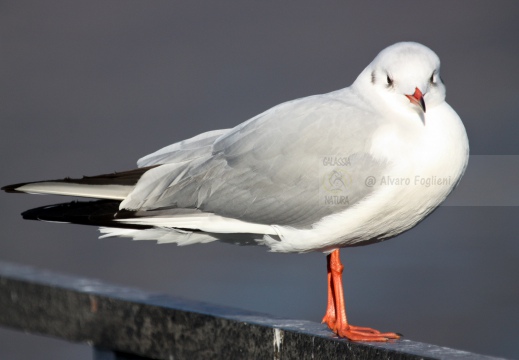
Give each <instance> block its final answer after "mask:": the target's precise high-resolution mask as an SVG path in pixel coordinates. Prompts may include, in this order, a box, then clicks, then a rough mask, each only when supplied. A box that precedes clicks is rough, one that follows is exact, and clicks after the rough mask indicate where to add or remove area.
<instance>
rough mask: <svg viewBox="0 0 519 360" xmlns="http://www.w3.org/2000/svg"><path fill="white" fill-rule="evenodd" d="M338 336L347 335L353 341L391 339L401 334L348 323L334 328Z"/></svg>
mask: <svg viewBox="0 0 519 360" xmlns="http://www.w3.org/2000/svg"><path fill="white" fill-rule="evenodd" d="M332 330H333V331H334V332H335V333H336V334H337V335H338V336H340V337H345V338H347V339H349V340H352V341H379V342H380V341H382V342H383V341H389V340H396V339H399V338H400V335H398V334H396V333H392V332H386V333H381V332H380V331H378V330H375V329H371V328H367V327H361V326H353V325H346V326H343V327H342V328H339V329H332Z"/></svg>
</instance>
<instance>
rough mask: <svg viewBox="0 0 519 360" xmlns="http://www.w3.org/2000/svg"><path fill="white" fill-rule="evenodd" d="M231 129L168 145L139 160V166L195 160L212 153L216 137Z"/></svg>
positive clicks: (203, 134)
mask: <svg viewBox="0 0 519 360" xmlns="http://www.w3.org/2000/svg"><path fill="white" fill-rule="evenodd" d="M230 130H231V129H221V130H213V131H208V132H205V133H202V134H199V135H197V136H194V137H192V138H190V139H186V140H183V141H180V142H178V143H175V144H173V145H169V146H166V147H164V148H162V149H160V150H158V151H156V152H154V153H152V154H149V155H146V156H144V157H143V158H141V159H139V161H137V165H138V166H139V167H146V166H152V165H162V164H168V163H178V162H184V161H189V160H194V159H196V158H199V157H201V156H204V155H210V154H211V152H212V147H213V144H214V142H215V141H216V139H218V138H219V137H220V136H222V135H223V134H225V133H227V132H229V131H230Z"/></svg>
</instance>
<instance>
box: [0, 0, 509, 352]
mask: <svg viewBox="0 0 519 360" xmlns="http://www.w3.org/2000/svg"><path fill="white" fill-rule="evenodd" d="M518 15H519V3H517V2H513V1H492V2H482V1H472V0H471V1H456V2H447V1H445V2H441V3H437V2H435V3H432V2H417V1H398V2H394V1H393V2H382V1H370V2H363V4H359V3H353V2H346V1H333V2H332V1H320V2H308V1H297V2H288V1H283V2H266V1H255V2H251V1H235V2H230V1H220V2H215V1H190V2H187V1H186V2H174V1H114V0H108V1H107V0H102V1H95V0H89V1H85V2H72V1H50V0H47V1H20V0H17V1H5V0H4V1H2V2H0V76H1V77H0V96H1V97H0V99H1V100H0V121H1V132H0V151H1V154H2V155H1V157H0V169H2V170H1V173H0V183H1V184H2V185H6V184H9V183H14V182H20V181H28V180H39V179H49V178H56V177H64V176H81V175H95V174H97V173H105V172H111V171H116V170H126V169H130V168H133V167H134V166H135V161H136V159H137V158H139V157H140V156H143V155H145V154H147V153H149V152H152V151H154V150H156V149H158V148H159V147H162V146H164V145H167V144H170V143H173V142H175V141H178V140H181V139H183V138H186V137H189V136H192V135H195V134H197V133H199V132H202V131H206V130H211V129H217V128H224V127H232V126H234V125H236V124H238V123H240V122H242V121H244V120H246V119H248V118H250V117H252V116H254V115H255V114H257V113H259V112H261V111H263V110H265V109H267V108H269V107H271V106H273V105H276V104H278V103H280V102H283V101H287V100H291V99H294V98H297V97H302V96H307V95H311V94H315V93H323V92H328V91H332V90H335V89H338V88H342V87H345V86H348V85H349V84H350V83H351V82H352V81H353V80H354V79H355V77H356V76H357V75H358V74H359V73H360V71H361V70H362V69H363V68H364V67H365V66H366V65H367V64H368V63H369V62H370V61H371V60H372V59H373V57H374V56H375V55H376V54H377V53H378V52H379V51H380V50H381V49H382V48H384V47H386V46H387V45H390V44H392V43H395V42H397V41H402V40H415V41H419V42H422V43H424V44H426V45H427V46H429V47H431V48H432V49H433V50H435V51H436V52H437V53H438V55H439V56H440V58H441V59H442V64H443V67H442V77H443V79H444V80H445V82H446V84H447V90H448V91H447V99H448V102H449V103H450V104H451V105H452V106H453V107H454V108H455V109H456V111H457V112H458V113H459V114H460V116H461V118H462V119H463V120H464V123H465V126H466V128H467V132H468V134H469V138H470V144H471V153H472V154H475V155H505V154H508V155H516V154H519V144H518V142H517V134H518V130H519V125H518V124H519V122H518V121H517V120H518V119H517V113H519V90H518V83H519V72H518V65H519V40H518V38H519V22H518V21H517V17H518ZM517 171H518V170H517V167H510V166H506V164H505V166H503V167H501V168H500V170H499V171H490V172H489V171H486V170H484V169H483V170H482V169H481V168H478V167H477V166H475V167H474V166H472V167H471V166H469V170H468V172H467V174H466V176H465V179H464V180H463V181H462V182H461V185H460V188H459V189H460V191H465V192H467V191H468V190H467V189H469V190H470V191H468V193H467V196H468V197H469V198H478V197H479V196H481V195H484V194H488V193H494V192H501V193H503V194H505V197H506V196H510V197H512V196H514V197H517V189H516V188H515V184H516V183H514V182H512V185H510V186H509V187H508V188H503V186H491V185H488V186H487V185H484V186H483V185H481V186H480V187H479V188H478V186H477V184H480V182H478V181H479V180H480V178H483V177H484V178H486V179H490V180H492V179H503V178H509V177H510V176H513V175H514V174H515V175H516V174H517ZM481 174H483V175H485V176H481ZM491 183H492V181H490V184H491ZM464 184H465V185H467V184H473V185H472V186H468V185H467V186H466V188H465V190H463V189H464ZM474 184H475V185H474ZM485 184H486V183H485ZM455 196H456V194H455ZM65 200H66V199H64V198H59V197H50V196H47V197H35V196H22V195H20V196H14V195H10V194H3V193H2V194H0V209H1V215H2V216H1V217H0V221H1V225H2V228H3V236H2V239H1V241H0V260H2V261H12V262H19V263H24V264H30V265H34V266H38V267H42V268H46V269H51V270H56V271H61V272H65V273H69V274H76V275H80V276H86V277H94V278H100V279H103V280H105V281H108V282H113V283H118V284H123V285H130V286H135V287H140V288H144V289H148V290H153V291H159V292H166V293H170V294H174V295H180V296H183V297H187V298H191V299H198V300H204V301H208V302H213V303H219V304H225V305H229V306H235V307H240V308H244V309H249V310H255V311H260V312H266V313H270V314H274V315H278V316H284V317H290V318H301V319H309V320H314V321H320V319H321V317H322V315H323V312H324V308H325V302H326V281H325V276H326V274H325V272H326V268H325V258H324V256H323V255H322V254H317V253H316V254H305V255H297V254H288V255H286V254H269V253H268V252H266V250H265V249H264V248H260V247H235V246H231V245H225V244H208V245H194V246H189V247H176V246H174V245H161V246H158V245H155V244H154V243H152V242H130V241H129V240H124V239H104V240H98V239H97V230H96V229H95V228H89V227H85V226H71V225H59V224H45V223H38V222H32V221H23V220H22V219H21V217H20V216H19V214H20V212H22V211H23V210H26V209H28V208H31V207H35V206H40V205H45V204H50V203H55V202H62V201H65ZM482 205H485V204H482ZM516 205H517V204H516ZM518 215H519V208H518V207H517V206H507V207H506V206H492V207H490V206H442V207H441V208H439V209H438V210H437V211H436V212H435V213H434V214H433V215H432V216H430V217H429V218H428V219H426V220H425V221H424V222H423V223H422V224H420V225H419V226H418V227H417V228H415V229H413V230H411V231H409V232H408V233H405V234H403V235H401V236H400V237H398V238H397V239H393V240H391V241H388V242H385V243H381V244H377V245H373V246H367V247H362V248H355V249H349V250H345V251H343V255H342V259H343V261H344V263H345V266H346V269H345V279H344V282H345V287H346V296H347V303H348V313H349V317H350V320H351V321H352V323H354V324H356V325H365V326H372V327H375V328H379V329H381V330H387V331H397V332H401V333H403V334H405V335H406V336H407V337H408V338H410V339H412V340H417V341H425V342H430V343H435V344H439V345H445V346H450V347H455V348H459V349H466V350H470V351H474V352H480V353H484V354H490V355H498V356H507V357H512V358H519V345H517V344H518V341H517V339H518V338H519V286H518V280H519V243H518V239H517V235H518V231H517V219H518ZM90 357H91V353H90V349H89V348H88V347H87V346H86V345H77V344H68V343H65V342H61V341H57V340H53V339H47V338H43V337H37V336H30V335H24V334H21V333H17V332H13V331H10V330H5V329H0V358H2V359H32V358H34V359H36V358H38V359H69V358H75V359H90Z"/></svg>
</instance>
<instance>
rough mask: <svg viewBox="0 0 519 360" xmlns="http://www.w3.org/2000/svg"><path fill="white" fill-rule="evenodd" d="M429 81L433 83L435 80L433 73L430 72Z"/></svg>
mask: <svg viewBox="0 0 519 360" xmlns="http://www.w3.org/2000/svg"><path fill="white" fill-rule="evenodd" d="M429 81H430V82H431V84H434V83H435V81H434V73H432V75H431V78H430V79H429Z"/></svg>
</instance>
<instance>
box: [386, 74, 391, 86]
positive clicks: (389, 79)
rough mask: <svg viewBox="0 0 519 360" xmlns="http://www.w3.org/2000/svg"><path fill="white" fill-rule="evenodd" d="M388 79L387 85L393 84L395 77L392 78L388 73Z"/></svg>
mask: <svg viewBox="0 0 519 360" xmlns="http://www.w3.org/2000/svg"><path fill="white" fill-rule="evenodd" d="M386 81H387V85H388V86H393V79H391V78H390V77H389V75H387V77H386Z"/></svg>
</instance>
